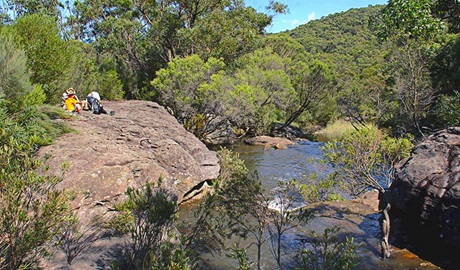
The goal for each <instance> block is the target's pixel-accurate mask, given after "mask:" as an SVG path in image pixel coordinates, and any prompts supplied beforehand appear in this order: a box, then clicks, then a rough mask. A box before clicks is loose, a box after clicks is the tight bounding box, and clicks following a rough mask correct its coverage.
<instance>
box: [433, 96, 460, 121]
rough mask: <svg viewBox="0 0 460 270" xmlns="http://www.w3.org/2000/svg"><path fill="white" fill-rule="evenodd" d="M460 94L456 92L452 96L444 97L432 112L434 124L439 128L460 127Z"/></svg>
mask: <svg viewBox="0 0 460 270" xmlns="http://www.w3.org/2000/svg"><path fill="white" fill-rule="evenodd" d="M459 111H460V93H459V92H457V91H454V94H453V95H451V96H448V95H442V96H441V97H439V99H438V100H437V101H436V105H435V107H434V110H433V111H432V117H433V122H434V124H435V125H436V126H437V127H440V128H446V127H450V126H460V115H459V113H458V112H459Z"/></svg>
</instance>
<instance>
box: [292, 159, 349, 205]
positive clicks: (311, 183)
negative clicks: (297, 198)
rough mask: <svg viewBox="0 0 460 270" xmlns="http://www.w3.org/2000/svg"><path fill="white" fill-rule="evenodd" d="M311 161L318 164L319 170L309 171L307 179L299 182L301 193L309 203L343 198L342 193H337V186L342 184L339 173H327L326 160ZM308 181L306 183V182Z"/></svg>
mask: <svg viewBox="0 0 460 270" xmlns="http://www.w3.org/2000/svg"><path fill="white" fill-rule="evenodd" d="M309 162H310V163H312V164H314V165H316V167H317V168H316V169H317V172H314V173H309V174H308V175H306V176H305V179H304V180H303V181H301V183H300V184H299V190H300V194H301V195H302V197H303V198H304V200H305V202H307V203H308V204H311V203H315V202H324V201H335V200H343V198H342V197H341V195H340V194H338V193H337V188H338V186H339V184H340V182H339V181H338V177H337V176H338V173H337V172H332V173H326V171H325V167H326V165H327V164H326V161H324V160H319V161H315V160H313V159H311V160H309ZM304 182H306V183H304Z"/></svg>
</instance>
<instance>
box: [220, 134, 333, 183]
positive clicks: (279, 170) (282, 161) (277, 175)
mask: <svg viewBox="0 0 460 270" xmlns="http://www.w3.org/2000/svg"><path fill="white" fill-rule="evenodd" d="M323 145H324V143H322V142H311V141H299V142H298V143H297V144H295V145H292V146H289V147H288V148H287V149H285V150H275V149H267V150H264V146H253V145H247V144H244V143H239V144H235V145H232V146H230V147H229V148H230V149H232V150H233V151H235V152H237V153H239V155H240V158H241V159H242V160H244V161H245V164H246V166H247V168H248V169H249V170H250V171H257V172H258V174H259V177H260V181H261V182H262V185H263V187H264V188H265V189H266V190H267V191H270V190H273V189H275V188H276V187H278V182H279V181H287V180H289V179H295V180H300V179H302V178H303V177H304V176H305V175H306V174H309V173H312V172H319V168H318V164H316V163H314V162H313V163H312V162H310V161H311V160H315V161H317V160H320V159H322V158H323V154H322V151H321V147H322V146H323Z"/></svg>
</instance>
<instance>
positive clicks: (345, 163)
mask: <svg viewBox="0 0 460 270" xmlns="http://www.w3.org/2000/svg"><path fill="white" fill-rule="evenodd" d="M266 10H267V13H262V12H259V11H257V10H255V9H254V8H252V7H250V6H246V4H245V2H244V1H241V0H230V1H229V0H158V1H140V2H139V1H132V0H125V1H109V0H97V1H96V0H77V1H74V2H70V1H66V2H63V1H58V0H47V1H29V0H6V1H0V130H1V132H0V146H1V147H0V168H1V171H0V255H1V256H0V269H24V268H30V267H32V268H33V267H35V266H38V263H39V261H40V260H41V259H42V258H43V257H45V255H46V254H47V247H46V245H45V244H47V243H50V242H52V240H55V239H56V238H57V236H59V235H61V236H62V235H63V233H62V229H63V228H66V227H67V228H70V227H69V226H68V224H69V222H70V223H71V224H72V228H73V227H74V226H76V228H77V227H78V220H76V219H75V217H73V216H72V211H71V209H70V208H69V205H68V200H69V198H70V197H71V196H67V194H64V193H63V192H60V191H57V190H56V189H55V188H54V187H55V185H56V184H57V183H58V182H59V181H60V177H59V176H47V175H43V172H46V171H47V169H48V167H47V166H46V164H43V163H41V162H40V161H37V160H36V157H35V154H36V152H37V148H39V147H40V146H43V145H46V144H50V143H52V141H53V139H55V138H56V137H57V136H59V135H60V134H62V133H64V132H69V130H68V129H67V128H66V126H65V125H63V124H62V122H60V121H51V119H73V118H74V116H75V115H74V114H75V113H77V112H75V111H70V112H64V110H63V109H62V106H60V105H61V102H62V97H63V92H64V91H65V90H66V89H68V88H69V87H72V88H74V89H75V91H76V94H77V95H78V96H80V97H81V98H84V97H85V96H86V95H87V94H88V93H90V92H92V91H97V92H98V93H99V94H100V95H101V96H102V99H103V100H120V99H142V100H149V101H155V102H158V103H159V104H161V105H162V106H164V107H165V108H166V109H167V110H168V112H169V113H170V114H172V115H173V116H174V117H175V118H176V119H177V120H178V122H179V123H180V124H182V125H183V126H184V127H185V128H186V129H187V130H188V131H190V132H192V133H193V134H194V135H195V136H196V137H198V138H199V139H201V140H202V141H205V142H208V143H213V142H216V140H215V141H213V140H214V139H215V138H219V139H221V138H223V140H219V141H224V142H226V139H228V138H229V137H232V136H238V137H242V136H244V135H246V136H254V135H267V134H271V135H273V134H282V135H286V136H288V135H289V134H287V132H286V128H287V127H291V126H294V127H299V128H301V129H303V130H305V131H311V132H313V131H316V130H318V129H322V128H324V127H327V126H331V125H332V124H334V123H335V122H339V121H342V122H341V123H345V125H347V126H348V127H351V128H352V131H351V132H350V131H349V132H345V130H346V129H345V128H343V127H340V128H339V130H340V132H339V133H338V135H337V136H336V137H335V139H337V140H338V141H340V143H337V142H338V141H333V142H331V143H330V144H328V145H326V146H325V149H323V150H324V151H325V153H326V154H325V155H326V156H325V158H326V159H327V161H328V162H330V163H333V164H334V165H335V166H336V168H337V171H339V170H340V171H341V173H342V174H341V178H339V177H338V176H337V175H332V176H331V177H332V178H331V179H329V178H327V179H326V178H325V179H318V181H319V184H321V185H324V186H320V187H317V186H315V185H311V186H310V185H307V186H301V185H298V183H295V182H293V183H292V184H293V188H296V189H304V190H303V192H306V193H305V194H307V195H306V197H307V199H308V196H312V193H309V192H313V193H315V192H317V193H318V194H319V193H321V192H323V191H319V190H322V189H325V190H326V191H324V193H325V194H328V192H330V191H331V190H330V188H331V187H334V185H338V186H341V187H343V188H344V189H345V191H346V192H348V193H349V195H350V196H355V195H357V194H359V193H360V192H363V191H364V190H366V189H370V188H373V189H377V190H379V192H380V193H381V194H380V195H381V198H382V200H383V202H382V205H383V206H384V208H383V210H382V211H384V210H385V209H389V203H388V201H386V198H387V197H386V196H387V190H388V189H387V188H386V187H384V186H382V183H380V182H379V181H380V180H381V179H386V180H387V181H386V182H387V183H386V184H387V185H389V184H390V183H391V181H392V179H393V177H394V176H393V175H392V172H393V171H394V166H395V165H396V164H397V162H398V161H400V160H401V159H404V158H406V157H407V156H408V154H409V153H410V148H411V147H412V145H413V143H415V142H417V141H418V140H421V139H423V138H425V137H426V136H427V135H429V134H430V133H432V132H433V131H435V130H438V129H441V128H445V127H448V126H453V125H457V126H460V114H459V113H458V112H459V111H460V94H459V92H458V91H459V88H460V72H459V67H460V53H459V52H460V50H459V48H460V36H459V29H460V16H459V14H460V8H459V2H458V1H457V0H434V1H433V0H413V1H407V0H390V1H388V5H386V6H374V7H373V6H370V7H367V8H361V9H352V10H349V11H346V12H342V13H338V14H333V15H330V16H327V17H325V18H322V19H319V20H315V21H311V22H310V23H308V24H305V25H302V26H300V27H298V28H297V29H294V30H292V31H287V32H284V33H278V34H268V33H267V32H266V31H265V29H266V27H267V26H269V25H270V24H271V23H272V19H273V16H276V15H277V14H280V13H284V12H286V11H287V7H286V6H285V5H283V4H281V3H278V2H276V1H270V5H269V6H268V7H267V9H266ZM226 155H227V156H223V157H221V163H223V164H225V163H226V162H227V163H226V164H225V165H226V166H228V168H227V169H228V170H227V171H225V170H223V175H221V179H220V180H222V183H223V184H224V185H223V186H221V188H228V189H229V190H221V191H219V192H217V193H216V195H222V194H224V195H225V194H232V195H231V196H246V197H244V198H243V197H237V198H236V199H235V198H233V197H230V198H229V197H225V196H224V197H225V198H224V197H223V198H220V199H225V200H224V203H216V202H214V203H212V204H211V205H208V206H207V207H218V206H219V205H224V206H225V207H226V208H227V209H226V211H227V214H229V215H230V217H239V216H244V215H254V216H258V214H259V213H260V212H259V211H262V212H263V213H265V214H267V213H270V211H268V210H267V208H263V207H262V208H261V207H260V206H261V205H263V203H262V201H264V202H266V200H265V198H264V197H263V196H261V195H263V194H262V191H261V190H260V183H259V182H258V179H257V178H254V177H253V176H252V175H250V174H249V172H248V171H247V170H246V168H244V166H243V165H242V164H241V163H240V160H238V158H237V157H233V155H232V154H230V153H226ZM226 158H227V160H225V159H226ZM389 168H390V170H388V169H389ZM63 169H64V170H65V169H66V164H63ZM39 172H41V173H39ZM328 177H329V176H328ZM235 181H236V182H235ZM238 181H240V182H238ZM222 183H221V184H222ZM290 184H291V183H290ZM247 185H248V186H247ZM241 187H243V189H246V190H245V192H241V190H240V189H239V188H241ZM155 188H156V187H154V186H147V189H145V194H144V192H143V191H142V192H141V191H133V190H128V193H129V195H130V196H131V197H130V199H131V202H129V203H128V204H127V205H126V206H125V208H123V209H125V210H129V209H130V208H131V210H132V213H135V212H136V211H137V210H136V208H137V205H136V203H139V204H141V205H142V207H144V208H145V211H146V212H148V213H153V214H155V213H157V212H155V211H153V212H152V211H150V210H151V209H152V205H149V204H148V203H149V202H150V201H149V199H148V198H147V197H149V196H153V195H154V197H156V196H157V195H158V196H159V197H157V199H164V200H166V201H167V202H166V204H167V205H168V208H169V209H170V210H171V212H170V213H171V216H168V217H165V218H166V219H167V220H165V223H164V224H163V225H165V224H166V225H165V226H170V225H171V226H172V223H173V221H174V217H175V216H176V213H175V211H176V210H175V209H176V206H177V205H175V202H172V201H169V197H168V196H167V198H166V197H165V194H166V195H167V193H161V192H160V193H156V192H153V191H152V190H153V189H155ZM215 188H219V187H218V185H215ZM289 188H290V187H289ZM155 190H157V189H155ZM315 190H316V191H315ZM157 191H158V190H157ZM232 192H233V193H232ZM251 192H252V193H251ZM287 193H289V192H287ZM285 195H286V194H285ZM313 195H314V194H313ZM329 195H330V194H329ZM313 197H315V196H313ZM319 197H320V196H316V197H315V199H314V200H320V199H319ZM333 197H334V196H332V197H329V196H326V195H324V196H321V199H323V200H326V199H328V198H333ZM146 198H147V199H146ZM334 198H337V197H334ZM138 199H139V200H138ZM216 200H217V197H216ZM255 200H260V201H255ZM238 201H244V204H239V205H237V204H235V205H233V204H232V203H235V202H238ZM154 205H155V204H154ZM169 206H171V207H169ZM139 207H140V206H139ZM235 209H237V210H238V211H242V212H243V214H241V213H240V212H235V211H234V210H235ZM135 210H136V211H135ZM205 210H206V211H204V212H203V213H202V214H210V213H215V212H216V211H215V210H216V209H211V208H207V209H205ZM220 210H222V209H220ZM244 211H254V212H244ZM240 214H241V215H240ZM384 214H386V215H385V216H388V215H387V214H388V213H386V212H385V213H384ZM142 216H144V217H146V216H147V215H142ZM261 217H262V218H261V219H260V221H261V223H259V225H260V226H261V228H257V230H258V232H259V233H260V234H259V236H260V238H259V239H258V240H259V241H262V240H261V239H262V238H264V237H262V236H264V235H266V232H267V230H268V229H269V228H268V227H267V226H269V225H268V224H267V223H266V220H267V219H266V218H265V217H263V216H261ZM285 217H287V215H279V216H278V217H277V218H283V222H282V224H287V223H289V221H292V220H284V218H285ZM126 218H128V219H129V217H126ZM155 218H156V217H155V216H154V217H153V219H152V220H155ZM129 220H131V221H132V220H133V219H129ZM152 220H149V222H145V223H143V224H146V226H155V224H153V225H152V224H151V223H150V221H152ZM214 220H218V219H214ZM230 220H232V221H234V220H238V221H242V220H240V219H239V218H230ZM124 221H126V222H125V223H129V222H128V221H127V220H124ZM222 221H225V219H222ZM262 221H263V222H262ZM385 221H386V222H387V223H386V224H387V225H388V226H389V220H388V219H386V220H385ZM243 222H244V221H243ZM284 222H286V223H284ZM11 224H14V226H11ZM66 224H67V225H66ZM203 224H204V223H203ZM203 224H201V226H206V224H204V225H203ZM157 225H158V224H157ZM163 225H161V226H159V227H157V228H156V229H157V230H158V232H159V233H157V234H156V236H161V235H167V234H163V233H160V232H166V230H165V231H162V230H163V229H164V228H163V227H162V226H163ZM227 225H232V224H231V222H229V224H227ZM237 225H238V226H241V227H240V229H243V228H244V227H245V226H246V225H247V224H237ZM233 226H236V225H235V224H233ZM283 226H284V225H283ZM213 228H216V226H208V227H207V228H206V229H210V230H211V232H208V231H206V232H205V231H200V233H207V234H208V236H211V237H212V235H213V233H223V232H224V231H225V229H222V230H221V231H218V232H216V231H215V230H214V231H212V229H213ZM219 228H220V227H219ZM131 229H133V230H132V231H131V232H132V233H133V234H135V232H136V227H134V225H133V227H131ZM227 229H228V228H227ZM233 229H234V228H230V231H232V232H235V230H233ZM278 229H279V231H278V232H279V233H281V232H282V231H283V230H284V229H283V228H278ZM387 229H388V230H387V232H388V231H389V228H387ZM254 230H256V229H254ZM145 231H146V232H150V231H151V230H150V229H146V230H145ZM238 233H239V235H247V234H248V232H247V231H240V232H238ZM271 236H273V235H271ZM387 236H388V235H387ZM197 237H198V236H197ZM191 239H192V238H191ZM216 239H217V238H216ZM271 239H272V240H274V239H281V235H278V236H273V237H272V238H271ZM387 239H388V238H387ZM151 240H152V241H153V242H151V243H153V244H154V246H155V247H156V251H155V252H156V253H151V247H147V248H146V249H145V250H143V249H140V250H138V251H140V253H139V254H130V256H128V257H130V258H132V259H133V261H132V262H131V263H133V265H132V266H133V267H134V266H139V263H141V262H142V263H144V262H145V261H144V259H145V258H150V259H151V260H150V263H152V265H151V268H155V267H157V268H159V269H166V268H168V267H170V268H172V267H173V266H172V265H174V263H175V262H176V261H175V260H179V261H180V263H181V264H180V265H183V266H184V267H183V268H181V269H191V268H192V267H191V266H190V265H191V263H190V261H189V260H188V258H189V257H188V256H189V255H190V256H192V254H191V253H188V252H189V251H193V250H194V248H193V245H191V243H188V244H186V247H187V248H189V250H187V249H186V248H182V247H180V246H174V247H171V246H169V245H168V244H171V243H173V242H174V243H176V242H177V241H171V242H169V241H168V242H167V243H165V242H161V241H162V240H164V239H163V237H160V238H155V239H151ZM198 240H199V239H198ZM198 240H197V241H198ZM155 241H156V242H155ZM264 241H265V240H264ZM160 242H161V243H160ZM160 244H161V245H160ZM189 244H190V246H189ZM259 244H261V242H259ZM384 244H386V248H388V247H389V246H388V242H387V243H384ZM160 246H161V249H160V248H159V247H160ZM259 247H260V246H259ZM280 247H281V244H280V242H278V252H277V256H278V257H277V263H278V266H279V267H280V268H282V267H281V265H282V264H281V263H282V262H281V254H282V252H281V248H280ZM136 248H137V247H134V248H133V249H132V250H131V251H132V252H134V253H135V251H136ZM163 248H165V249H164V250H163ZM168 248H172V250H169V249H168ZM181 251H183V252H181ZM233 251H234V253H235V254H237V255H235V256H237V257H239V258H238V259H241V260H243V259H246V254H245V253H241V252H242V251H244V250H241V249H240V248H239V247H235V249H234V250H233ZM160 253H161V255H162V256H165V257H164V258H162V260H156V258H157V257H159V254H160ZM192 253H193V252H192ZM307 253H308V252H307ZM388 253H389V250H388V249H387V250H386V253H385V254H384V256H389V254H388ZM308 254H311V253H308ZM349 254H351V253H349ZM131 255H132V256H131ZM259 255H260V253H259ZM138 256H140V257H138ZM168 256H169V257H168ZM173 257H174V258H173ZM352 257H353V256H352ZM153 258H155V259H154V260H153ZM257 259H258V260H259V263H260V256H259V258H257ZM316 261H322V260H321V259H319V260H316ZM240 262H241V263H244V262H243V261H240ZM178 263H179V262H178ZM157 264H158V265H157ZM350 265H353V263H351V264H350ZM189 266H190V267H189ZM242 267H243V266H242ZM121 268H123V267H121ZM258 268H260V264H258ZM313 268H314V267H313ZM349 268H351V267H349ZM127 269H128V268H127ZM132 269H137V268H136V267H134V268H132ZM306 269H312V267H306ZM341 269H343V268H341Z"/></svg>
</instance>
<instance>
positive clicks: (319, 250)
mask: <svg viewBox="0 0 460 270" xmlns="http://www.w3.org/2000/svg"><path fill="white" fill-rule="evenodd" d="M338 231H339V228H338V227H331V228H326V229H325V230H324V233H323V235H322V236H319V237H318V235H317V234H316V233H314V232H312V233H311V236H312V237H313V238H314V239H315V241H314V242H313V243H312V248H311V249H303V250H302V251H301V252H300V254H299V265H298V266H297V269H298V270H303V269H305V270H307V269H308V270H347V269H354V268H355V267H356V266H357V265H358V257H357V255H356V251H355V245H354V243H353V242H354V240H353V238H348V237H347V238H346V239H345V241H344V242H341V241H339V239H338V238H337V237H336V236H335V235H336V234H337V233H338Z"/></svg>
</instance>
